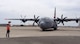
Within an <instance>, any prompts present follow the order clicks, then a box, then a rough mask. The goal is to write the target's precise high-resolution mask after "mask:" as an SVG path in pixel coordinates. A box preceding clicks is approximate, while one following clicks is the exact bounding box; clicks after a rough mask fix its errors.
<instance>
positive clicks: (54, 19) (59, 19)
mask: <svg viewBox="0 0 80 44" xmlns="http://www.w3.org/2000/svg"><path fill="white" fill-rule="evenodd" d="M54 20H55V21H61V20H62V21H80V19H54Z"/></svg>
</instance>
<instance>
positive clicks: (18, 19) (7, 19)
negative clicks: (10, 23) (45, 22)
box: [5, 19, 35, 21]
mask: <svg viewBox="0 0 80 44" xmlns="http://www.w3.org/2000/svg"><path fill="white" fill-rule="evenodd" d="M5 20H25V21H34V20H35V19H5Z"/></svg>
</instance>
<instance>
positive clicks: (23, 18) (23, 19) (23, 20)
mask: <svg viewBox="0 0 80 44" xmlns="http://www.w3.org/2000/svg"><path fill="white" fill-rule="evenodd" d="M20 16H21V18H22V20H21V21H22V22H23V23H25V22H26V20H25V18H26V15H25V16H24V17H23V16H22V15H20ZM22 22H21V23H22Z"/></svg>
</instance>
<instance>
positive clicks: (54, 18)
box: [54, 8, 56, 19]
mask: <svg viewBox="0 0 80 44" xmlns="http://www.w3.org/2000/svg"><path fill="white" fill-rule="evenodd" d="M55 18H56V8H55V10H54V19H55Z"/></svg>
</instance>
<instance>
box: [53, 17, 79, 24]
mask: <svg viewBox="0 0 80 44" xmlns="http://www.w3.org/2000/svg"><path fill="white" fill-rule="evenodd" d="M54 21H57V22H58V24H60V23H62V24H63V25H64V22H68V21H76V23H78V21H80V19H78V18H77V19H65V18H64V19H59V18H57V19H54Z"/></svg>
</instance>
